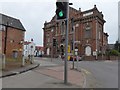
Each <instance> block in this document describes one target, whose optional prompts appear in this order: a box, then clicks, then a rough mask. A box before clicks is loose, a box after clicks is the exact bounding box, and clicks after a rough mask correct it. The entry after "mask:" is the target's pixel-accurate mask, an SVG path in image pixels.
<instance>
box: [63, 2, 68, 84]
mask: <svg viewBox="0 0 120 90" xmlns="http://www.w3.org/2000/svg"><path fill="white" fill-rule="evenodd" d="M68 30H69V1H68V2H67V18H66V31H65V34H66V35H65V39H66V40H65V65H64V84H67V81H68V79H67V73H68V70H67V67H68V65H67V61H68Z"/></svg>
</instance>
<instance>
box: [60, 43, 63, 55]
mask: <svg viewBox="0 0 120 90" xmlns="http://www.w3.org/2000/svg"><path fill="white" fill-rule="evenodd" d="M60 48H61V55H64V46H63V45H61V46H60Z"/></svg>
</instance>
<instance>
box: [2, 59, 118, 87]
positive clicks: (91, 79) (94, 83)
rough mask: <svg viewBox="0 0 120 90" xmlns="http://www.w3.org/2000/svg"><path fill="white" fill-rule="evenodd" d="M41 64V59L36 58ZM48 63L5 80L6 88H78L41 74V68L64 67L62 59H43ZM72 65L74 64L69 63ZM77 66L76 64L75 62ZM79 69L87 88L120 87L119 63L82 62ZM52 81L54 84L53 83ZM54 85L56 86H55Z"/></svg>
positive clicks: (4, 85)
mask: <svg viewBox="0 0 120 90" xmlns="http://www.w3.org/2000/svg"><path fill="white" fill-rule="evenodd" d="M36 59H37V62H38V63H41V61H40V58H36ZM43 59H44V60H45V61H47V63H46V62H43V64H42V65H41V64H40V67H39V68H37V69H35V70H31V71H28V72H26V73H23V74H20V75H16V76H11V77H6V78H3V79H2V81H3V87H4V88H21V87H22V88H49V87H53V88H56V87H57V88H62V87H63V88H67V87H69V88H76V87H77V86H72V85H68V86H65V85H63V84H61V83H62V82H63V81H61V80H56V79H55V78H52V77H48V76H46V75H43V74H41V73H39V70H41V68H46V67H54V66H58V65H63V64H64V62H63V61H62V60H60V59H53V60H52V61H51V59H47V58H43ZM69 63H72V62H69ZM75 66H76V62H75ZM78 69H79V70H82V72H84V75H85V77H86V80H85V88H117V87H118V62H117V61H112V62H110V61H80V62H79V63H78ZM51 81H52V82H51ZM53 83H54V84H55V85H54V86H53Z"/></svg>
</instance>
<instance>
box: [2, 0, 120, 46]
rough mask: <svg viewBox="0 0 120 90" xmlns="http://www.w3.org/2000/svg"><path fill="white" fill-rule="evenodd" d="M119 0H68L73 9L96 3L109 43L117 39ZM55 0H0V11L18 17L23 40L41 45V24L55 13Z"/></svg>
mask: <svg viewBox="0 0 120 90" xmlns="http://www.w3.org/2000/svg"><path fill="white" fill-rule="evenodd" d="M118 1H119V0H100V1H97V0H91V1H88V0H70V1H69V2H71V3H73V5H72V7H73V8H75V9H77V10H78V9H79V8H81V10H82V11H85V10H89V9H91V8H93V7H94V5H95V4H96V6H97V8H98V10H99V11H102V13H103V15H104V19H105V20H106V23H105V25H104V32H107V33H108V34H109V43H115V41H116V40H117V39H118ZM55 2H56V0H44V1H43V0H1V1H0V4H1V5H0V13H3V14H6V15H8V16H11V17H14V18H17V19H20V21H21V22H22V24H23V26H24V27H25V29H26V34H25V40H30V39H31V38H33V39H34V42H35V43H36V45H43V29H42V28H43V25H44V22H45V21H47V22H49V21H50V20H51V19H52V17H53V16H54V15H55V10H56V4H55Z"/></svg>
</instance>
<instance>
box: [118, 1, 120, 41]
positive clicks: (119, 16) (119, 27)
mask: <svg viewBox="0 0 120 90" xmlns="http://www.w3.org/2000/svg"><path fill="white" fill-rule="evenodd" d="M118 42H119V43H120V1H119V2H118Z"/></svg>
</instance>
